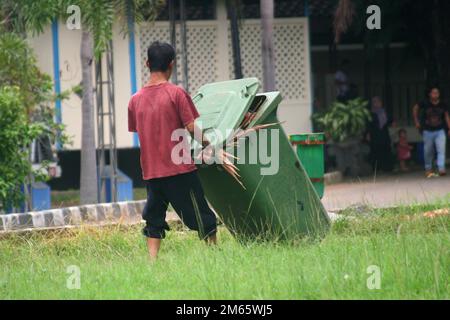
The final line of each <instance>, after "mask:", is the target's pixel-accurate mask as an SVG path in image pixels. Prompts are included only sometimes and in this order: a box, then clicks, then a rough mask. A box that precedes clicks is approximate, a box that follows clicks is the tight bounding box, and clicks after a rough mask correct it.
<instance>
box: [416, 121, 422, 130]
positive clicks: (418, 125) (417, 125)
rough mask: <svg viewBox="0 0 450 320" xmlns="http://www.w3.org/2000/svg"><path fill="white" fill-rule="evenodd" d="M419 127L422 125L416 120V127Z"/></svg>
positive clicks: (418, 128)
mask: <svg viewBox="0 0 450 320" xmlns="http://www.w3.org/2000/svg"><path fill="white" fill-rule="evenodd" d="M421 128H422V126H421V125H420V123H419V122H417V121H416V129H417V130H420V129H421Z"/></svg>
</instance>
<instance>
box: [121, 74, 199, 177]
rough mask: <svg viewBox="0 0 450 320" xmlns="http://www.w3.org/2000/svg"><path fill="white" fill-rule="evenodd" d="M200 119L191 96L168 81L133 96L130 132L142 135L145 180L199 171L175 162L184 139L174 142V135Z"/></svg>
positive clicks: (129, 110)
mask: <svg viewBox="0 0 450 320" xmlns="http://www.w3.org/2000/svg"><path fill="white" fill-rule="evenodd" d="M198 117H199V114H198V112H197V109H196V108H195V106H194V103H193V102H192V100H191V97H190V96H189V95H188V94H187V93H186V91H184V90H183V89H182V88H180V87H178V86H176V85H174V84H172V83H169V82H164V83H161V84H158V85H154V86H147V87H143V88H142V89H141V90H139V91H138V92H137V93H136V94H134V95H133V97H131V100H130V103H129V104H128V131H130V132H137V133H138V135H139V142H140V145H141V168H142V177H143V179H144V180H148V179H154V178H162V177H170V176H174V175H178V174H182V173H187V172H191V171H194V170H196V166H195V164H194V162H193V161H183V162H182V163H176V162H177V161H173V160H172V150H173V148H174V147H175V146H176V145H178V144H179V143H180V141H182V139H183V138H181V137H180V138H179V140H178V141H172V133H173V132H174V131H175V130H177V129H184V128H185V126H186V125H188V124H189V123H191V122H193V121H194V120H195V119H196V118H198ZM187 134H188V133H187V131H186V135H187ZM184 141H187V140H186V139H184ZM177 150H178V148H177ZM185 150H186V149H185ZM184 156H185V157H186V156H188V157H189V159H191V158H190V154H189V155H186V154H185V153H184ZM191 160H192V159H191ZM187 162H189V163H187Z"/></svg>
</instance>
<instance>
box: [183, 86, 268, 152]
mask: <svg viewBox="0 0 450 320" xmlns="http://www.w3.org/2000/svg"><path fill="white" fill-rule="evenodd" d="M259 87H260V82H259V80H258V79H257V78H245V79H238V80H231V81H223V82H215V83H209V84H206V85H204V86H202V87H201V88H200V89H199V90H198V92H197V94H196V95H195V96H194V97H193V99H192V100H193V101H194V104H195V106H196V108H197V110H198V112H199V113H200V117H199V118H198V119H197V120H196V124H197V125H199V127H201V128H202V129H203V130H204V131H205V136H206V137H207V138H208V139H210V140H212V141H211V142H212V143H213V144H220V143H223V142H225V141H226V140H227V138H228V136H229V135H230V134H231V130H233V129H237V128H238V127H239V125H240V124H241V123H242V121H243V120H244V117H245V114H246V113H247V111H248V109H249V107H250V105H251V103H252V101H253V99H254V97H255V95H256V93H257V92H258V89H259ZM211 129H214V131H215V132H214V131H213V130H211Z"/></svg>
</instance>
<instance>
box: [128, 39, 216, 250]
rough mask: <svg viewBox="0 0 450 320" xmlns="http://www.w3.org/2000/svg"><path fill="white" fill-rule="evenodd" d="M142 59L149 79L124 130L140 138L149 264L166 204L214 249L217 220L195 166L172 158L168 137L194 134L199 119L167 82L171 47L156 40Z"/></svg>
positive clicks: (164, 226)
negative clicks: (176, 134)
mask: <svg viewBox="0 0 450 320" xmlns="http://www.w3.org/2000/svg"><path fill="white" fill-rule="evenodd" d="M147 58H148V60H147V62H146V65H147V67H148V68H149V69H150V80H149V81H148V83H147V84H146V85H145V86H144V87H143V88H142V89H141V90H139V91H138V92H137V93H136V94H134V95H133V97H132V98H131V100H130V103H129V105H128V130H129V131H130V132H137V133H138V135H139V141H140V147H141V168H142V176H143V179H144V180H145V182H146V188H147V203H146V205H145V208H144V211H143V213H142V217H143V218H144V220H145V221H146V226H145V227H144V229H143V234H144V235H145V236H146V237H147V244H148V249H149V254H150V257H151V258H152V259H154V258H156V256H157V254H158V251H159V248H160V245H161V239H163V238H164V237H165V230H169V226H168V225H167V222H166V219H165V218H166V210H167V207H168V205H169V203H170V204H171V205H172V207H173V208H174V209H175V211H176V212H177V214H178V215H179V216H180V218H181V219H182V221H183V222H184V224H185V225H186V226H187V227H188V228H190V229H192V230H197V231H198V234H199V237H200V238H201V239H204V240H207V241H208V242H210V243H214V244H215V243H216V227H217V223H216V222H217V221H216V216H215V215H214V213H213V212H212V210H211V209H210V208H209V206H208V204H207V202H206V199H205V196H204V193H203V189H202V186H201V184H200V180H199V178H198V175H197V172H196V170H197V168H196V166H195V164H194V162H193V161H182V162H181V163H180V161H174V160H173V159H172V151H173V149H174V147H175V146H176V145H178V144H179V143H180V141H173V139H172V134H173V133H174V131H176V130H180V129H184V128H186V129H187V131H188V132H189V133H190V134H191V135H193V133H194V127H195V126H194V120H195V119H196V118H198V117H199V114H198V112H197V110H196V108H195V106H194V104H193V102H192V100H191V98H190V96H189V95H188V94H187V93H186V92H185V91H184V90H183V89H182V88H180V87H178V86H176V85H174V84H171V83H169V82H168V80H169V78H170V76H171V74H172V69H173V65H174V63H175V62H174V59H175V51H174V49H173V47H172V46H171V45H170V44H168V43H161V42H158V41H156V42H154V43H152V44H151V45H150V47H149V48H148V50H147ZM202 140H203V139H202ZM203 141H205V140H203ZM200 142H202V141H200ZM203 144H205V143H203ZM206 144H208V143H207V142H206ZM189 157H190V155H189ZM191 160H192V159H191Z"/></svg>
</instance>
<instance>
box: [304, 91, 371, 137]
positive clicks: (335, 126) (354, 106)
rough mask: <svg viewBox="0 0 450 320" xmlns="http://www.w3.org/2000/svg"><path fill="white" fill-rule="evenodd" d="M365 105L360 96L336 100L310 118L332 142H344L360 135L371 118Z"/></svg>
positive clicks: (365, 102)
mask: <svg viewBox="0 0 450 320" xmlns="http://www.w3.org/2000/svg"><path fill="white" fill-rule="evenodd" d="M367 105H368V102H367V101H366V100H364V99H362V98H357V99H353V100H349V101H348V102H347V103H341V102H337V101H336V102H334V103H333V104H332V106H331V108H330V109H329V110H328V111H326V112H322V113H316V114H314V115H313V116H312V120H313V122H314V124H315V126H316V127H317V129H318V130H321V131H323V132H325V133H326V135H327V137H329V138H331V139H332V141H333V142H337V143H339V142H344V141H346V140H349V139H351V138H355V137H359V136H361V135H362V134H363V133H364V131H365V130H366V127H367V123H368V122H370V121H371V120H372V115H371V113H370V111H369V110H368V109H367Z"/></svg>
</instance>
